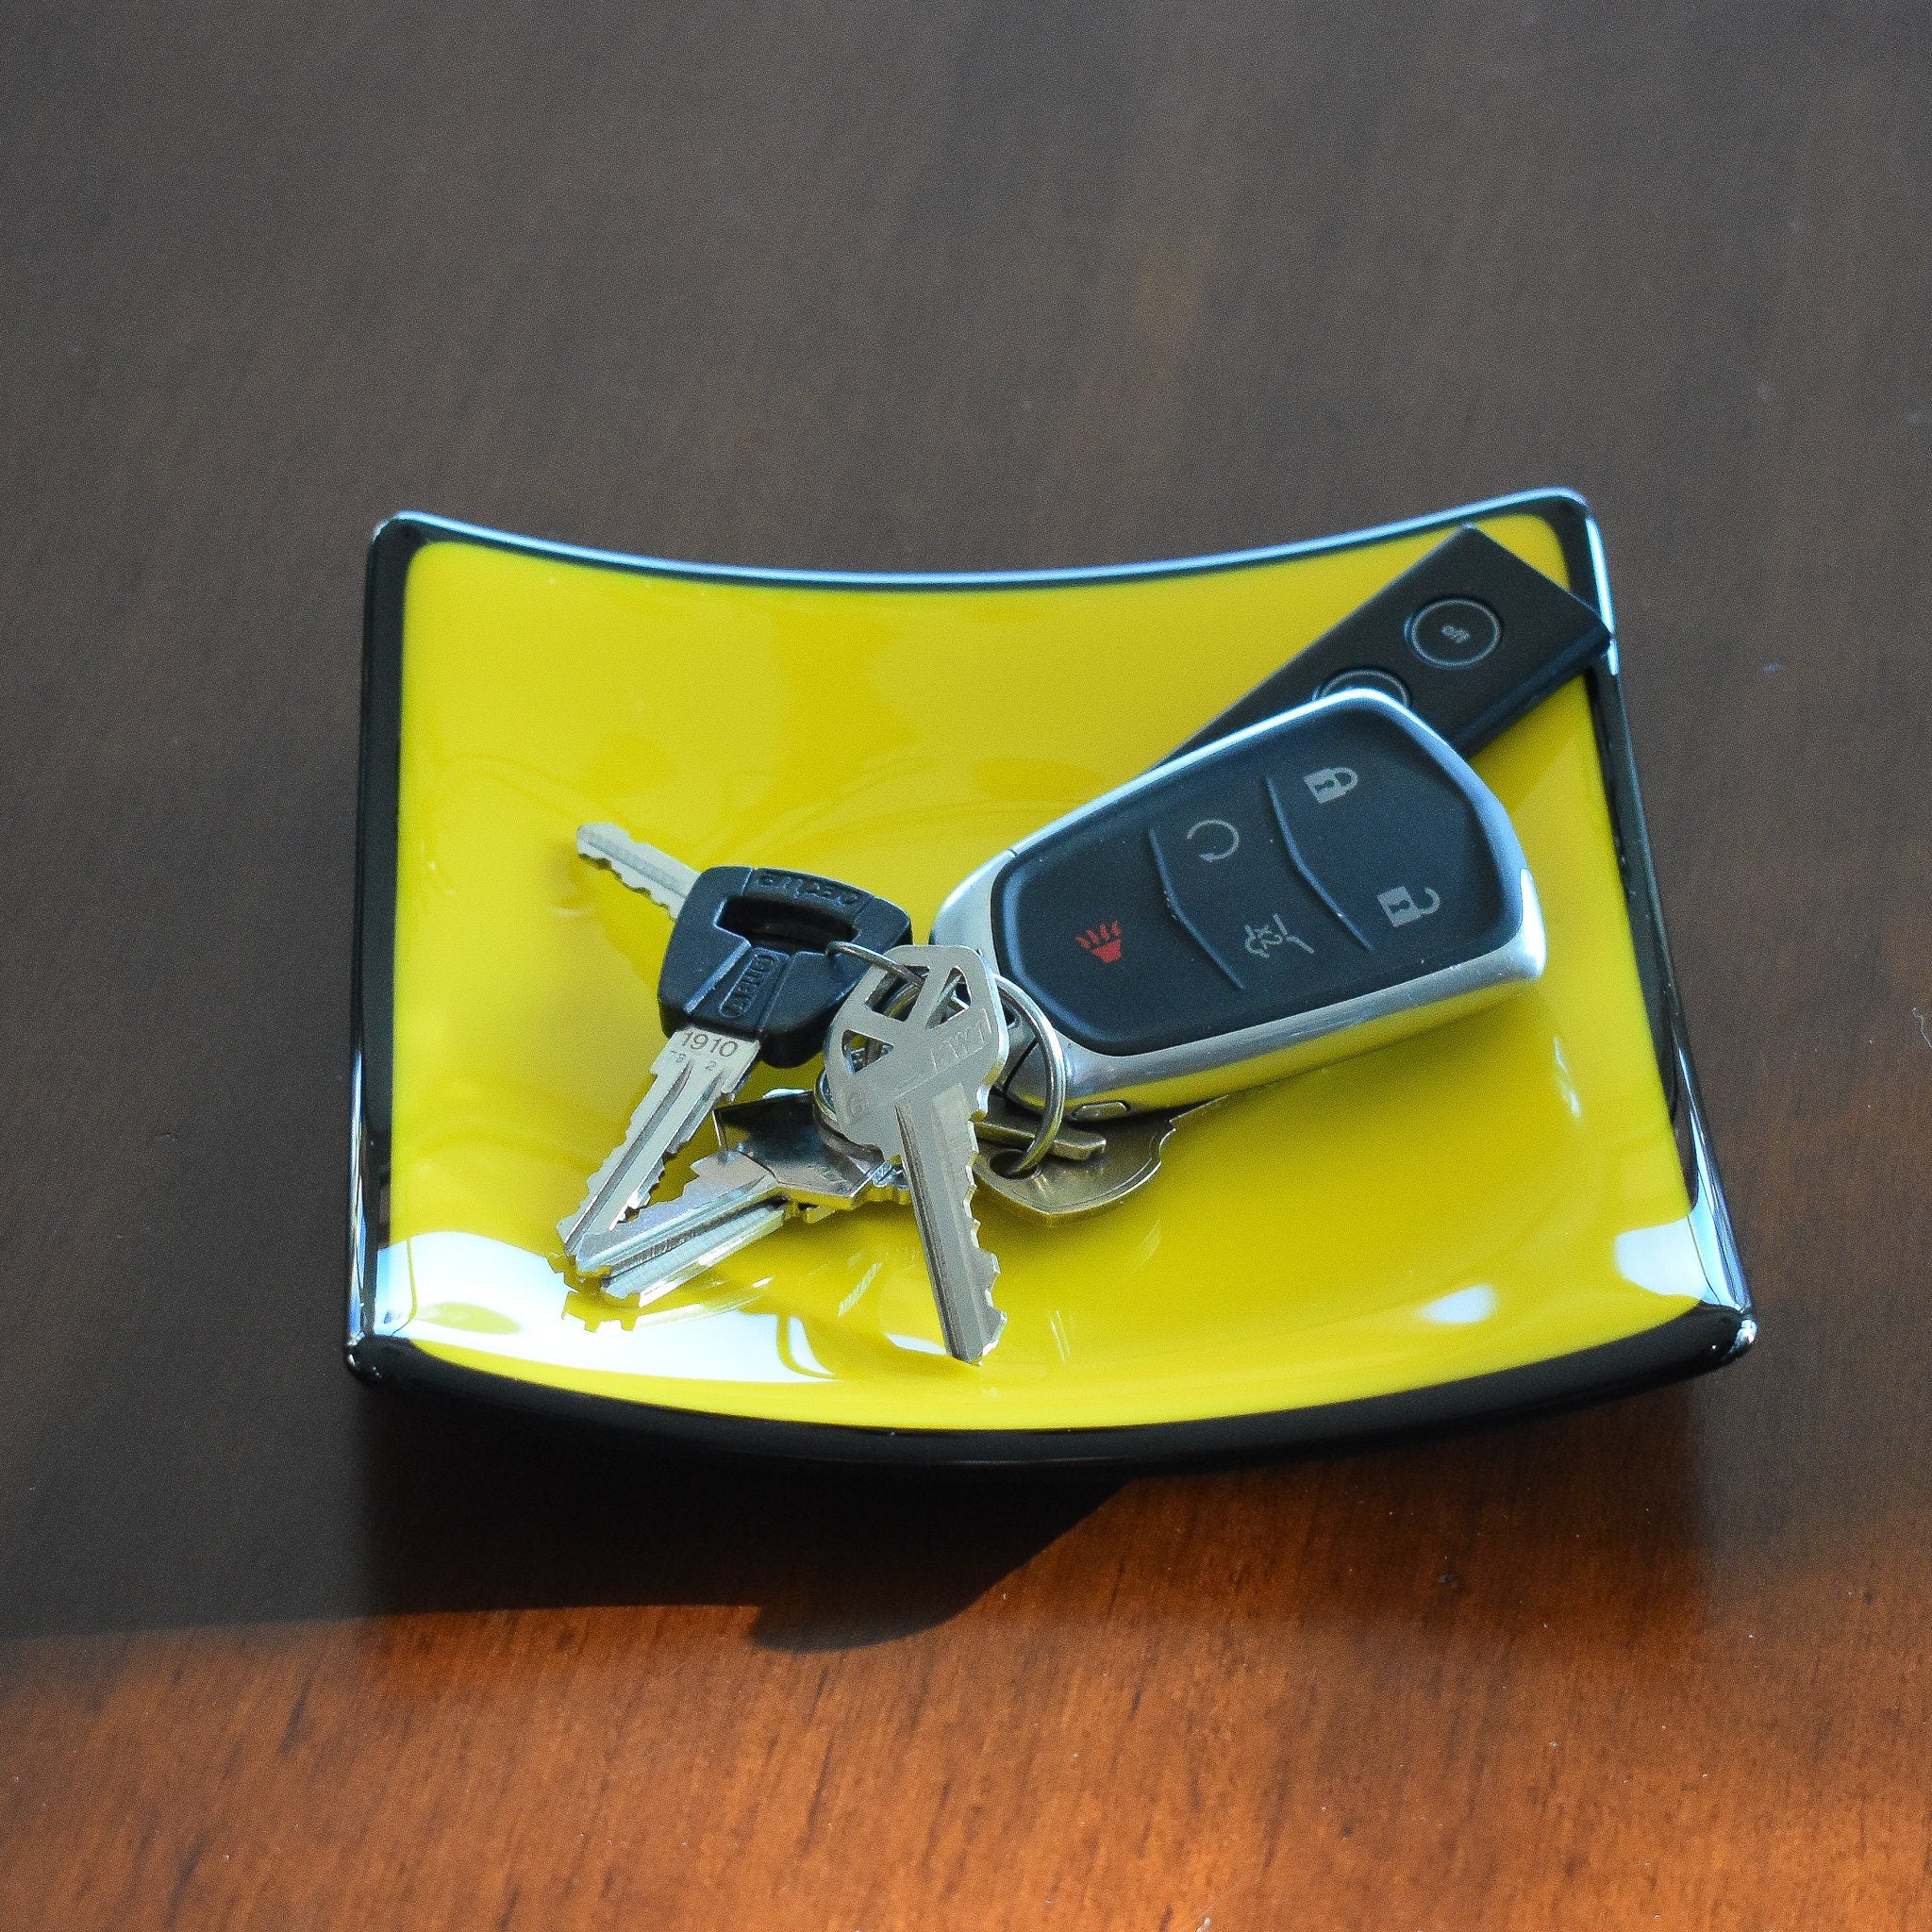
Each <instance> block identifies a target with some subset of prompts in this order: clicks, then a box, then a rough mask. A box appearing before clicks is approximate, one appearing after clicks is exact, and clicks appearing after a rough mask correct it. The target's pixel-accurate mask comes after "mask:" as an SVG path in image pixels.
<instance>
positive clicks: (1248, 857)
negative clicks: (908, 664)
mask: <svg viewBox="0 0 1932 1932" xmlns="http://www.w3.org/2000/svg"><path fill="white" fill-rule="evenodd" d="M933 938H934V941H936V942H937V943H940V944H942V945H969V946H973V947H974V948H975V949H977V950H978V951H979V952H980V953H981V954H982V955H983V956H984V957H985V958H987V959H988V960H990V961H991V963H992V965H993V966H994V969H995V970H996V971H997V972H999V973H1002V974H1005V975H1006V976H1007V977H1008V978H1009V979H1011V980H1014V981H1016V982H1017V983H1018V984H1019V985H1021V986H1022V987H1024V989H1025V990H1026V991H1028V992H1030V993H1031V994H1032V995H1033V997H1034V998H1035V999H1036V1000H1037V1001H1039V1003H1040V1005H1041V1007H1042V1008H1044V1009H1045V1012H1046V1015H1047V1017H1048V1019H1049V1020H1051V1021H1052V1023H1053V1024H1054V1026H1055V1027H1056V1029H1057V1030H1058V1033H1059V1034H1060V1036H1061V1040H1062V1044H1063V1048H1064V1053H1065V1059H1066V1072H1067V1091H1068V1096H1069V1101H1070V1103H1071V1105H1070V1116H1071V1118H1073V1119H1075V1120H1083V1119H1084V1120H1089V1121H1091V1120H1103V1119H1106V1118H1107V1117H1108V1116H1109V1115H1112V1114H1120V1113H1124V1112H1127V1111H1130V1110H1139V1109H1141V1108H1159V1107H1175V1106H1181V1105H1185V1104H1186V1103H1188V1102H1191V1101H1197V1100H1204V1099H1208V1098H1209V1097H1211V1096H1213V1095H1215V1094H1220V1093H1226V1092H1230V1091H1233V1090H1235V1089H1237V1088H1241V1087H1249V1086H1257V1085H1259V1084H1260V1083H1261V1082H1263V1081H1267V1080H1274V1079H1279V1078H1280V1077H1281V1076H1282V1075H1283V1074H1290V1073H1292V1072H1295V1071H1297V1070H1298V1069H1300V1068H1302V1067H1306V1066H1311V1065H1315V1064H1317V1063H1319V1062H1321V1061H1324V1060H1332V1059H1339V1058H1342V1057H1344V1056H1345V1055H1348V1054H1351V1053H1356V1052H1359V1051H1362V1050H1363V1049H1365V1048H1367V1047H1371V1046H1377V1045H1380V1044H1382V1043H1383V1042H1384V1041H1391V1040H1396V1039H1400V1038H1401V1037H1403V1036H1404V1035H1406V1034H1409V1033H1414V1032H1418V1031H1420V1030H1421V1029H1422V1028H1424V1027H1426V1026H1432V1025H1435V1024H1438V1023H1440V1022H1441V1021H1443V1020H1447V1019H1450V1018H1452V1017H1453V1016H1455V1015H1457V1014H1458V1013H1462V1012H1467V1011H1470V1010H1472V1009H1474V1008H1476V1007H1479V1006H1482V1005H1486V1004H1488V1003H1489V1002H1490V1001H1491V1000H1494V999H1499V998H1501V997H1503V996H1504V995H1506V994H1507V993H1509V992H1512V991H1515V990H1516V989H1517V988H1519V987H1521V986H1522V985H1523V984H1524V983H1525V982H1526V981H1529V980H1533V979H1535V978H1536V977H1537V976H1538V975H1539V974H1541V971H1542V968H1543V958H1544V942H1543V928H1542V918H1541V910H1540V908H1539V907H1538V904H1537V896H1536V888H1535V886H1534V884H1533V883H1532V882H1531V879H1530V876H1529V872H1528V868H1527V867H1526V866H1525V864H1524V857H1523V848H1522V846H1521V844H1520V843H1519V842H1518V841H1517V838H1516V833H1515V831H1514V829H1513V828H1512V827H1511V825H1510V824H1509V817H1508V814H1507V812H1506V811H1505V810H1504V809H1503V807H1502V805H1501V804H1500V803H1499V802H1498V801H1497V799H1496V798H1495V796H1494V795H1493V793H1491V791H1490V790H1489V788H1488V787H1487V786H1485V785H1484V784H1483V782H1482V780H1481V779H1480V778H1479V777H1477V776H1476V774H1475V773H1474V771H1472V770H1471V769H1470V767H1469V765H1468V764H1467V763H1465V762H1464V760H1463V759H1462V758H1460V757H1458V756H1457V753H1456V752H1455V751H1454V750H1452V749H1451V748H1450V746H1449V745H1448V744H1447V743H1445V742H1444V741H1443V740H1442V739H1441V737H1440V736H1439V735H1438V734H1437V733H1436V732H1434V731H1432V730H1431V729H1430V728H1429V727H1428V725H1426V724H1423V723H1422V722H1421V720H1420V719H1418V718H1417V717H1416V716H1415V714H1414V713H1413V712H1412V711H1409V710H1407V709H1406V708H1404V707H1403V706H1401V705H1398V704H1396V703H1395V702H1394V701H1393V700H1392V699H1390V698H1387V697H1383V696H1381V695H1379V694H1377V693H1374V692H1370V691H1342V692H1340V693H1338V694H1337V695H1335V696H1333V697H1328V698H1323V699H1319V700H1317V701H1316V702H1315V703H1313V704H1308V705H1304V706H1301V707H1299V708H1296V709H1294V710H1291V711H1288V712H1285V713H1283V714H1281V715H1280V716H1277V717H1273V718H1266V719H1264V720H1263V721H1262V722H1261V723H1259V724H1252V725H1250V726H1248V727H1247V728H1246V729H1243V730H1237V731H1235V732H1232V733H1231V734H1229V735H1228V736H1226V737H1224V738H1221V739H1219V740H1217V741H1214V742H1211V743H1209V744H1207V745H1205V746H1203V747H1202V748H1201V749H1199V750H1197V751H1194V752H1191V753H1187V754H1184V755H1182V756H1179V757H1176V758H1173V759H1171V760H1170V761H1169V762H1168V763H1166V764H1164V765H1159V766H1157V767H1156V768H1155V769H1154V770H1153V771H1152V772H1149V773H1146V774H1143V775H1141V777H1139V778H1136V779H1134V780H1132V781H1131V782H1130V783H1128V784H1125V785H1123V786H1121V787H1120V788H1119V789H1118V790H1116V791H1110V792H1108V794H1107V795H1106V796H1104V797H1102V798H1099V799H1096V800H1095V801H1094V802H1093V803H1092V804H1091V805H1088V806H1084V807H1082V808H1080V809H1079V810H1078V811H1075V812H1073V813H1070V814H1069V815H1068V816H1067V817H1066V818H1063V819H1061V820H1059V821H1058V823H1057V824H1051V825H1048V826H1047V827H1046V828H1045V829H1044V830H1042V831H1039V832H1036V833H1034V834H1033V835H1032V837H1031V838H1028V839H1023V840H1022V841H1020V842H1019V843H1018V844H1017V845H1015V846H1013V847H1011V848H1010V849H1009V850H1008V851H1006V852H1003V853H1001V854H1000V855H999V856H998V857H997V858H993V859H991V860H990V861H989V862H988V863H987V864H985V865H983V866H982V867H980V869H979V870H978V871H977V872H975V873H974V874H973V875H972V876H971V877H970V878H968V879H967V880H965V882H964V883H963V884H961V885H960V886H959V887H958V889H957V890H956V891H954V892H953V894H952V895H951V896H950V897H949V898H948V899H947V901H946V903H945V905H944V906H942V907H941V908H940V914H939V917H938V919H937V920H935V921H934V923H933ZM1042 1084H1043V1083H1042V1080H1041V1070H1040V1055H1039V1053H1038V1052H1037V1051H1036V1052H1032V1053H1030V1054H1028V1055H1027V1057H1026V1058H1024V1060H1023V1061H1022V1062H1021V1063H1020V1064H1019V1066H1018V1067H1017V1068H1015V1069H1014V1071H1013V1073H1012V1074H1011V1076H1010V1077H1009V1079H1008V1083H1007V1091H1008V1093H1009V1094H1010V1095H1011V1096H1012V1097H1013V1098H1015V1099H1017V1100H1019V1101H1021V1102H1022V1103H1024V1104H1025V1105H1029V1106H1034V1107H1037V1106H1039V1105H1040V1102H1041V1088H1042Z"/></svg>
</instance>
